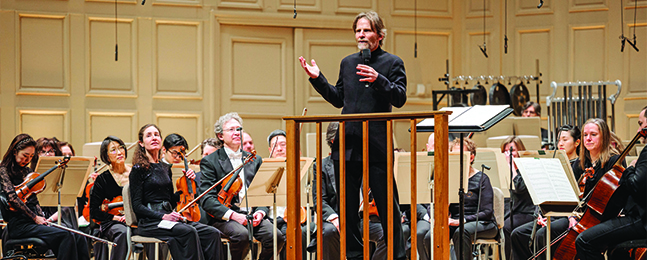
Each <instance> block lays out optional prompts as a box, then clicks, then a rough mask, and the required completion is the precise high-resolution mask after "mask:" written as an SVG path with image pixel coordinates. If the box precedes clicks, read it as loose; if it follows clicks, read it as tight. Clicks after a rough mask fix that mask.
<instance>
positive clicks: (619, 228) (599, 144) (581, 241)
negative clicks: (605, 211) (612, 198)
mask: <svg viewBox="0 0 647 260" xmlns="http://www.w3.org/2000/svg"><path fill="white" fill-rule="evenodd" d="M642 119H643V120H644V116H643V118H642ZM645 126H647V124H646V125H645ZM609 133H610V131H609V127H608V126H607V124H606V122H605V121H604V120H602V119H599V118H593V119H589V120H588V121H586V123H585V124H584V127H583V134H582V140H583V142H584V146H585V147H586V149H587V150H586V151H584V152H585V153H582V154H581V155H582V156H581V160H582V161H581V162H580V163H579V164H578V165H576V167H574V172H575V174H576V175H578V174H579V175H583V176H584V177H583V178H587V179H588V180H590V181H587V182H586V186H585V187H586V189H585V191H584V198H585V199H586V197H587V196H588V194H589V192H590V191H592V190H593V188H594V187H595V184H596V183H597V182H598V180H600V178H601V177H602V176H603V175H604V174H605V173H607V172H608V171H609V170H610V169H611V168H612V167H613V164H614V163H615V162H616V161H617V160H618V158H619V157H620V156H619V155H617V154H613V151H615V149H612V148H611V147H612V145H611V141H610V139H611V138H609V136H610V134H609ZM645 160H647V154H646V152H645V150H644V149H643V151H642V152H641V153H640V156H639V157H638V163H636V166H635V167H629V168H628V169H626V170H625V171H624V172H623V174H622V178H621V180H620V187H619V189H626V190H627V191H629V194H630V195H631V197H629V199H628V200H627V201H623V202H621V203H623V204H624V216H622V217H616V218H613V219H610V220H607V221H605V222H602V223H600V224H598V225H595V226H593V227H591V228H589V229H587V230H585V231H583V232H582V233H580V235H579V236H577V239H576V241H575V247H576V249H577V256H578V257H579V258H580V259H583V260H585V259H604V255H603V252H604V251H606V250H607V248H609V246H612V245H614V244H617V243H620V242H623V241H625V240H631V239H638V238H645V234H646V232H645V227H644V223H643V219H644V218H645V213H644V212H645V174H646V172H647V162H645ZM622 164H623V166H624V164H625V163H624V162H623V163H622ZM590 167H592V168H593V169H594V170H595V173H594V174H593V175H592V176H591V175H589V174H587V173H583V172H584V171H583V170H582V169H586V168H590ZM615 203H618V202H615ZM625 203H626V204H625ZM623 204H621V205H623ZM641 215H642V216H641ZM609 259H618V258H614V257H610V258H609Z"/></svg>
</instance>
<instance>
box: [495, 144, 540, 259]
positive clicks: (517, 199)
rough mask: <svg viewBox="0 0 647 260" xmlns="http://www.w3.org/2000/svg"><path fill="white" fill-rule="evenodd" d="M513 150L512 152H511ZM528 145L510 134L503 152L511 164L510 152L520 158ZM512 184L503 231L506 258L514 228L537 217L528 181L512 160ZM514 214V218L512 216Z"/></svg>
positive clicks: (503, 145)
mask: <svg viewBox="0 0 647 260" xmlns="http://www.w3.org/2000/svg"><path fill="white" fill-rule="evenodd" d="M510 150H512V152H510ZM525 150H526V146H524V145H523V142H522V141H521V139H520V138H519V137H516V136H510V137H508V138H507V139H506V140H505V141H503V143H502V144H501V152H502V153H503V154H505V158H506V161H507V163H508V165H510V164H511V163H510V154H512V157H514V158H519V151H525ZM512 184H513V185H514V189H513V190H512V191H511V192H510V199H511V200H512V207H511V208H510V211H509V212H506V214H505V223H504V225H503V233H504V235H505V254H506V259H510V254H511V251H512V244H511V241H512V239H511V238H510V237H511V235H512V230H514V229H515V228H517V227H519V226H521V225H523V224H526V223H528V222H531V221H533V220H534V219H535V215H534V214H535V208H536V207H535V204H533V203H532V198H531V197H530V193H528V189H527V187H526V183H525V182H524V181H523V178H522V177H521V174H519V170H518V169H517V166H516V164H515V163H514V162H512ZM510 216H512V218H511V217H510Z"/></svg>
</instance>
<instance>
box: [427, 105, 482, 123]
mask: <svg viewBox="0 0 647 260" xmlns="http://www.w3.org/2000/svg"><path fill="white" fill-rule="evenodd" d="M471 108H472V107H443V108H441V109H440V111H452V112H453V113H452V114H451V115H449V116H448V117H447V122H449V123H451V122H452V121H453V120H454V119H455V118H457V117H458V116H460V115H462V114H463V113H464V112H465V111H467V110H470V109H471ZM418 126H434V118H433V117H432V118H427V119H424V120H422V121H420V123H418Z"/></svg>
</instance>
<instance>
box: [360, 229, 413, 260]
mask: <svg viewBox="0 0 647 260" xmlns="http://www.w3.org/2000/svg"><path fill="white" fill-rule="evenodd" d="M359 231H360V232H362V233H363V232H364V220H362V221H361V222H360V223H359ZM403 233H404V232H403ZM384 238H386V233H385V232H384V231H383V230H382V224H380V223H379V222H372V221H369V222H368V239H369V240H370V241H371V242H373V243H375V251H374V252H373V257H371V260H385V259H386V251H387V248H386V243H385V242H384Z"/></svg>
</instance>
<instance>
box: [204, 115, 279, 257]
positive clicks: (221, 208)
mask: <svg viewBox="0 0 647 260" xmlns="http://www.w3.org/2000/svg"><path fill="white" fill-rule="evenodd" d="M242 122H243V120H242V119H241V118H240V116H238V114H237V113H235V112H234V113H228V114H226V115H224V116H221V117H220V118H219V119H218V122H216V124H215V129H214V132H215V133H216V136H217V137H218V139H220V140H222V141H223V143H224V146H223V148H221V149H219V150H217V151H216V152H214V153H212V154H210V155H208V156H206V157H204V158H202V161H201V162H200V170H201V172H202V183H201V184H200V192H205V191H206V190H207V189H209V188H210V187H211V186H213V185H214V184H215V183H216V182H218V181H219V180H221V179H223V178H225V177H228V176H227V174H228V173H230V172H231V171H232V170H234V169H235V168H237V167H238V166H240V165H242V164H243V160H244V159H245V158H246V157H247V156H248V155H249V153H247V152H245V151H242V150H241V140H240V139H241V131H242ZM261 163H262V159H261V158H260V157H257V158H256V159H254V160H253V161H250V162H249V163H248V164H247V165H245V166H244V167H243V169H242V170H241V171H240V174H239V175H238V178H240V182H241V184H242V186H243V187H242V188H241V189H240V192H235V191H234V190H233V189H232V190H230V191H229V194H227V196H228V197H230V196H233V198H231V205H230V206H229V207H228V206H226V205H224V204H223V203H222V202H221V201H220V200H219V198H218V193H219V192H220V191H221V190H222V188H223V187H224V186H226V184H227V183H222V184H221V185H220V186H218V187H217V188H215V189H212V190H211V191H209V192H207V193H206V194H205V195H204V197H203V198H202V200H201V204H202V208H203V209H204V210H205V211H206V212H207V215H208V221H209V224H210V225H213V226H214V227H216V228H218V229H219V230H220V231H222V233H223V234H224V237H226V238H229V240H230V243H231V247H230V248H231V256H232V258H233V259H243V258H244V256H245V255H246V254H247V252H248V251H249V247H250V241H249V232H248V230H247V228H248V227H246V226H247V225H249V224H248V221H247V217H246V214H248V213H250V214H253V221H252V227H250V228H251V229H253V234H254V237H255V238H256V239H257V240H259V241H260V242H261V244H262V247H263V249H262V251H261V255H260V259H263V260H264V259H271V258H272V255H273V237H272V235H273V233H272V229H273V226H272V224H271V223H270V222H269V221H268V220H266V219H264V217H265V216H266V215H267V212H268V208H267V207H258V208H253V209H248V208H240V204H241V203H242V202H243V199H244V196H245V193H246V191H247V190H246V189H247V187H249V184H250V183H251V182H252V179H254V175H256V172H257V171H258V169H259V168H260V166H261ZM232 180H233V179H232ZM251 210H253V211H251ZM277 238H278V241H277V244H278V250H279V251H280V250H282V248H283V245H284V244H285V236H284V235H283V233H281V232H280V231H279V232H277Z"/></svg>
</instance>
